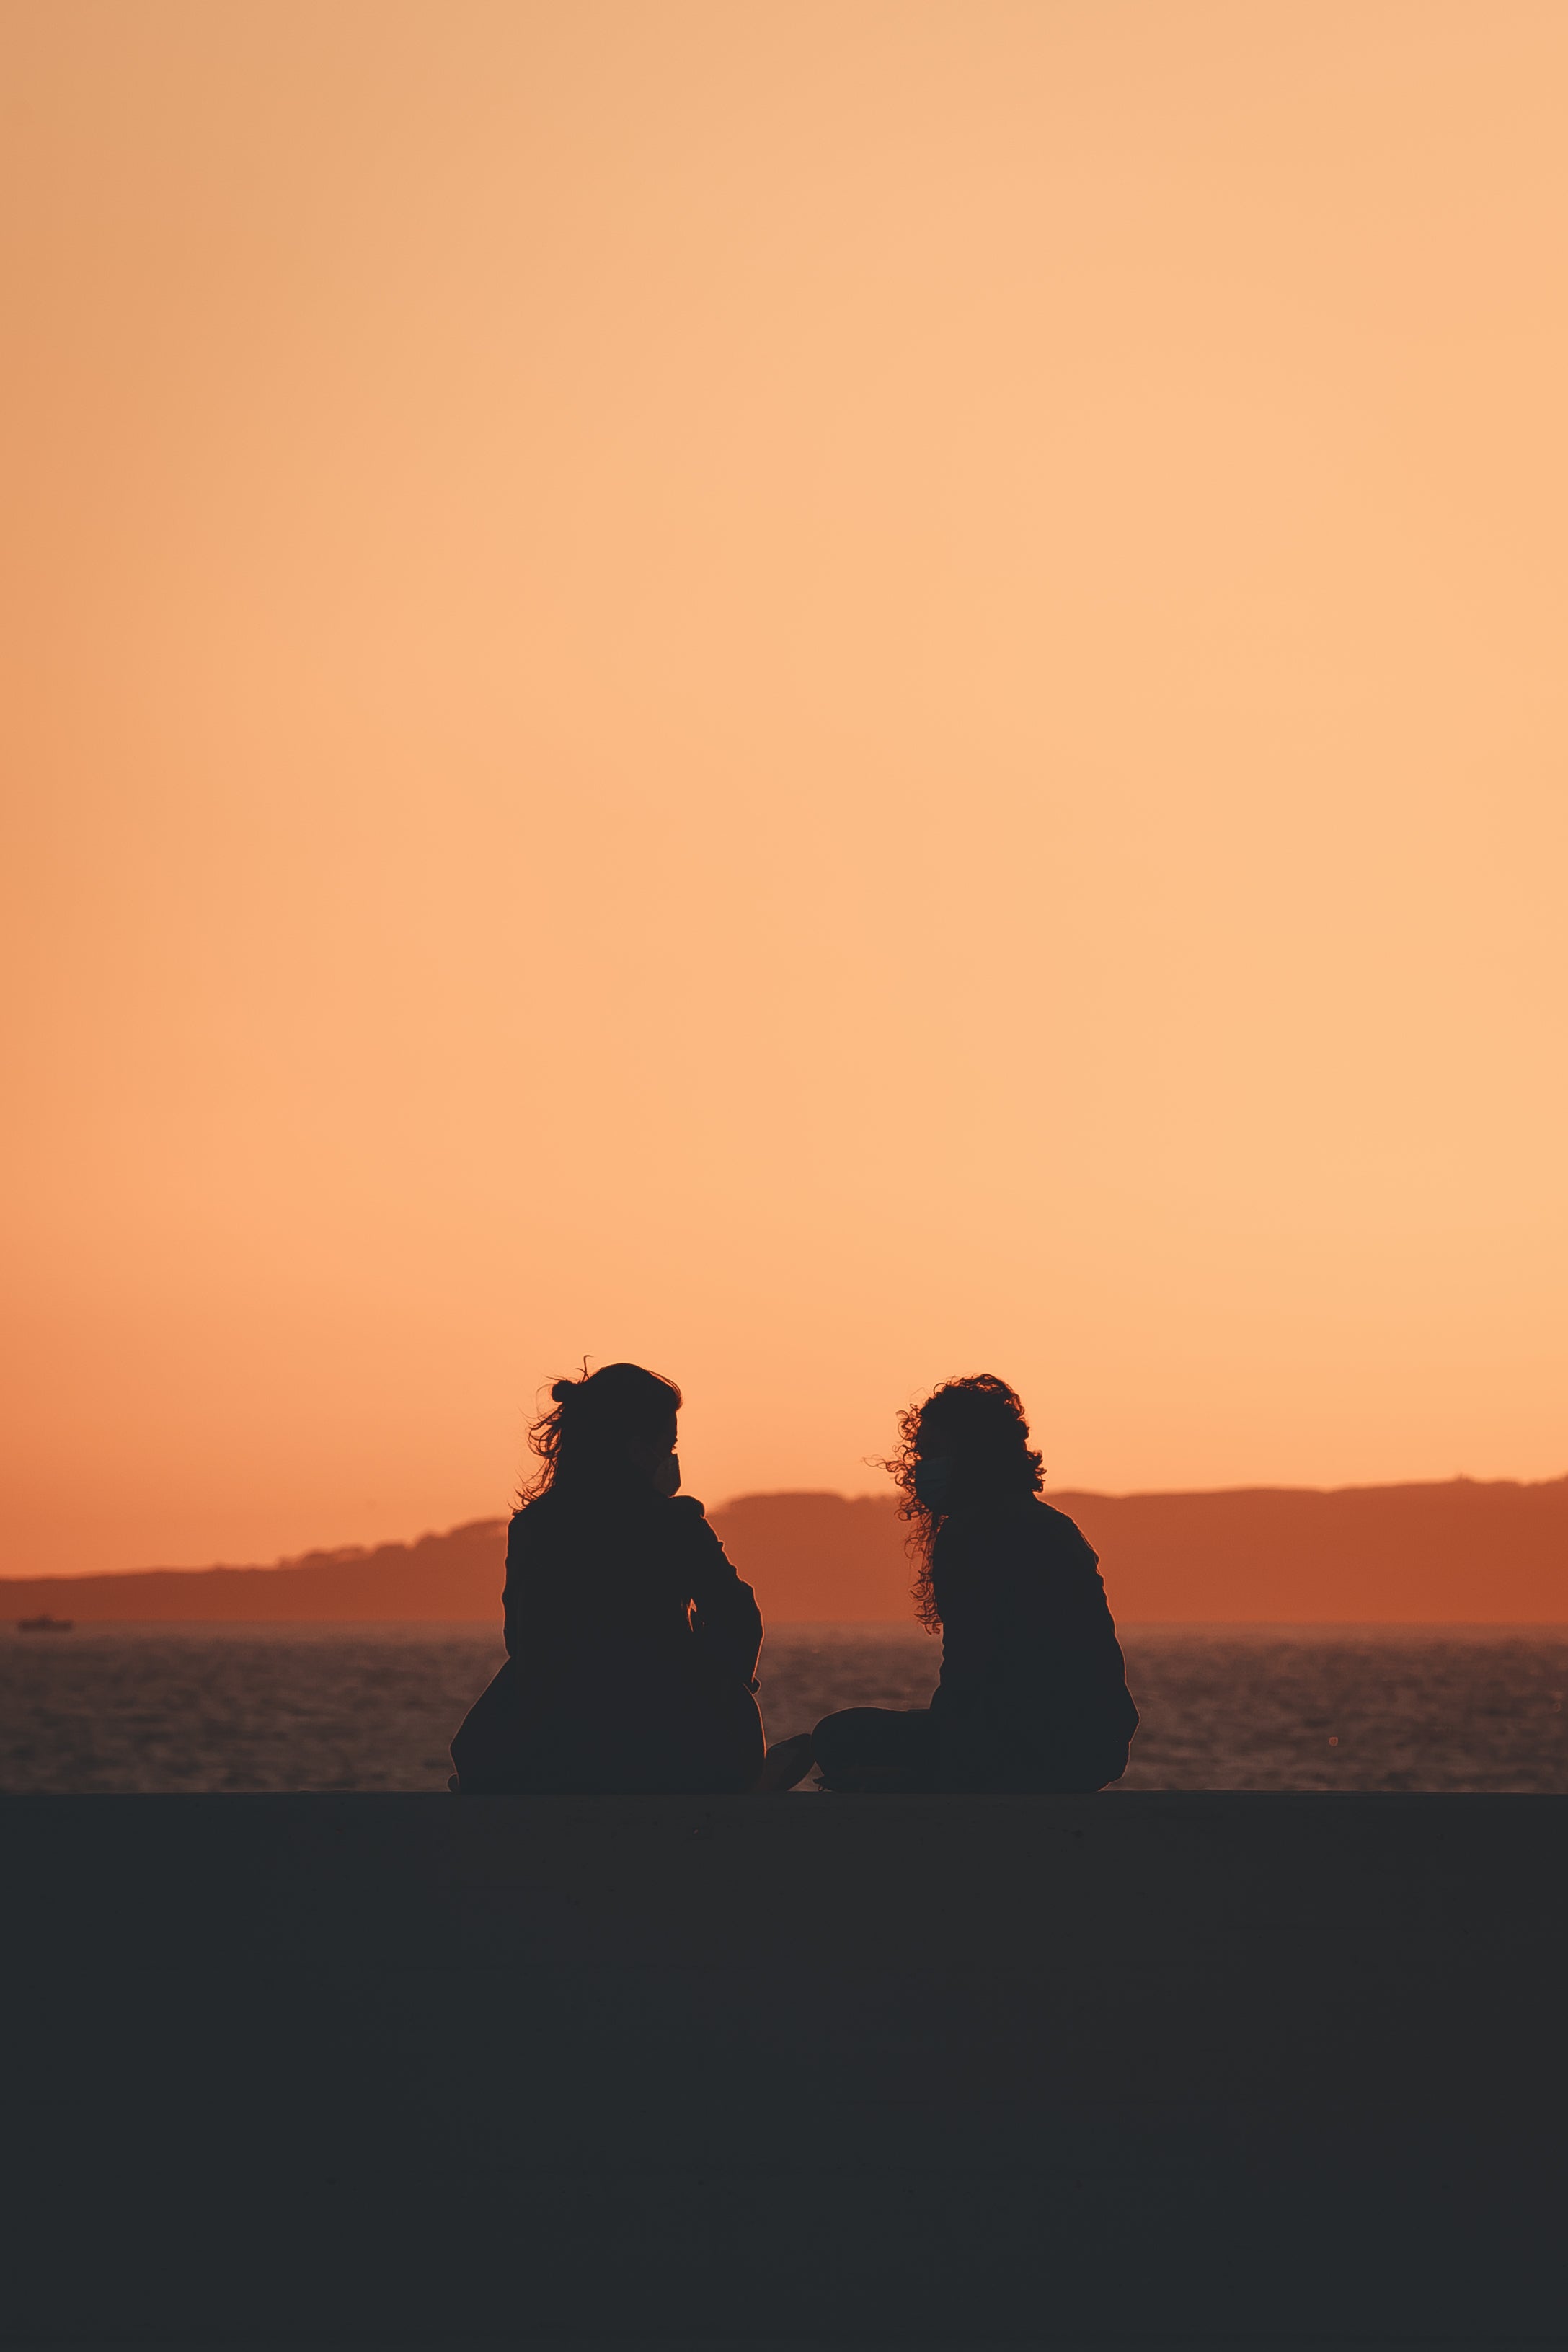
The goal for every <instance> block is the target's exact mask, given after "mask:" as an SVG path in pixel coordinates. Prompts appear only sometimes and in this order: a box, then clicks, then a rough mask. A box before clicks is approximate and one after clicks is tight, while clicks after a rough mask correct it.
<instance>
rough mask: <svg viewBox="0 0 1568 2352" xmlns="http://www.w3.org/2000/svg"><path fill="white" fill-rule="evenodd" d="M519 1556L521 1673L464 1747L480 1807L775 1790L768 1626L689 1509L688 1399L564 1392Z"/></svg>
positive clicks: (635, 1376) (541, 1433) (545, 1431)
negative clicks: (760, 1705) (514, 1797)
mask: <svg viewBox="0 0 1568 2352" xmlns="http://www.w3.org/2000/svg"><path fill="white" fill-rule="evenodd" d="M550 1396H551V1400H552V1403H553V1408H554V1409H553V1410H552V1411H551V1412H547V1413H545V1414H543V1415H542V1416H541V1417H540V1419H539V1420H538V1421H537V1422H536V1423H534V1426H533V1428H532V1430H531V1432H530V1433H529V1442H530V1444H532V1447H533V1450H534V1452H535V1453H536V1454H538V1457H539V1468H538V1472H537V1473H536V1474H535V1475H534V1477H533V1478H532V1479H531V1480H530V1481H529V1483H528V1486H526V1487H525V1489H524V1492H523V1496H522V1501H521V1507H520V1508H519V1509H518V1510H517V1514H516V1516H515V1517H514V1518H513V1520H512V1524H511V1528H510V1531H509V1533H508V1536H507V1582H506V1591H505V1595H504V1601H505V1608H506V1621H507V1663H506V1664H505V1665H504V1666H503V1667H502V1668H501V1670H500V1672H499V1674H498V1675H497V1676H496V1679H495V1681H494V1682H493V1683H491V1685H490V1686H489V1688H488V1689H487V1690H486V1691H485V1692H484V1693H483V1695H482V1696H481V1697H480V1698H479V1699H478V1700H477V1701H476V1704H475V1705H474V1706H473V1707H472V1708H471V1709H470V1710H469V1713H468V1715H467V1717H466V1718H465V1721H464V1723H463V1726H462V1727H461V1729H460V1730H459V1731H458V1733H457V1736H456V1738H455V1739H454V1740H453V1743H452V1760H453V1762H454V1763H455V1765H456V1767H457V1778H456V1780H455V1784H454V1785H455V1787H456V1788H457V1789H458V1790H460V1792H461V1793H462V1794H464V1795H465V1796H467V1795H501V1794H523V1793H528V1794H533V1795H545V1794H567V1793H574V1794H576V1793H582V1794H586V1793H600V1794H604V1795H620V1794H627V1793H633V1792H636V1791H644V1792H647V1793H651V1794H657V1795H666V1796H667V1795H674V1794H677V1793H679V1792H682V1791H685V1792H687V1793H691V1794H695V1795H703V1796H706V1795H717V1794H720V1793H722V1792H724V1791H726V1790H743V1789H751V1788H755V1787H756V1786H757V1785H758V1780H759V1776H760V1775H761V1772H762V1765H763V1742H762V1721H761V1717H759V1716H758V1711H757V1701H756V1699H755V1698H754V1697H753V1696H752V1693H753V1691H754V1690H755V1689H756V1687H757V1685H756V1683H755V1682H754V1680H753V1676H754V1675H755V1674H756V1671H757V1658H758V1651H759V1650H760V1648H761V1645H762V1619H761V1617H760V1616H759V1615H758V1608H757V1602H756V1601H755V1600H754V1599H753V1597H752V1591H751V1587H750V1585H749V1584H743V1583H742V1582H741V1580H740V1579H739V1578H738V1577H737V1574H736V1572H735V1570H734V1569H733V1568H732V1567H731V1565H730V1563H729V1560H728V1559H727V1557H726V1555H725V1549H724V1546H723V1545H722V1544H721V1543H720V1541H719V1539H718V1538H717V1537H716V1535H715V1533H714V1531H713V1529H712V1528H710V1527H709V1526H708V1524H707V1521H706V1519H705V1518H704V1517H703V1507H702V1505H701V1504H700V1503H699V1502H696V1501H695V1500H693V1499H692V1498H690V1497H688V1496H681V1495H680V1494H678V1492H677V1489H678V1488H679V1486H680V1483H681V1471H680V1464H679V1461H678V1460H677V1458H676V1454H675V1415H676V1413H677V1412H679V1410H680V1405H681V1392H680V1391H679V1389H678V1388H676V1386H675V1384H674V1381H666V1380H661V1379H660V1378H659V1376H658V1374H657V1373H655V1372H649V1371H644V1370H643V1367H642V1366H641V1365H640V1364H605V1365H603V1366H602V1367H601V1369H600V1370H598V1371H596V1372H591V1373H590V1372H586V1371H585V1372H584V1374H583V1376H582V1378H581V1379H580V1380H575V1381H572V1380H562V1381H557V1382H556V1384H555V1386H554V1388H553V1389H552V1390H551V1391H550Z"/></svg>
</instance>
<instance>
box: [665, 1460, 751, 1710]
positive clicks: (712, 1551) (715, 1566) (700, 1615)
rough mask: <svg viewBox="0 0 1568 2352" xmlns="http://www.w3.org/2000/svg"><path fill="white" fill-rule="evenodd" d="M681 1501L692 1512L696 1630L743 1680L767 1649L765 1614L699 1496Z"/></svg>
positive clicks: (691, 1568) (691, 1566)
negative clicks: (764, 1634)
mask: <svg viewBox="0 0 1568 2352" xmlns="http://www.w3.org/2000/svg"><path fill="white" fill-rule="evenodd" d="M681 1500H682V1505H683V1506H684V1507H685V1508H687V1509H688V1510H689V1511H690V1512H691V1514H692V1523H691V1533H690V1536H689V1538H688V1541H689V1543H690V1547H691V1549H690V1553H689V1568H688V1573H689V1577H690V1582H691V1595H692V1631H693V1632H694V1633H695V1634H697V1635H698V1637H699V1638H700V1640H701V1641H702V1642H703V1643H704V1646H705V1647H706V1649H707V1650H708V1651H709V1652H710V1654H712V1655H713V1656H715V1657H716V1658H718V1659H720V1660H721V1661H722V1663H723V1664H725V1665H726V1666H727V1667H729V1668H730V1669H731V1670H732V1671H733V1672H734V1673H735V1674H737V1675H739V1676H740V1679H741V1681H742V1682H744V1683H750V1682H751V1681H752V1679H753V1677H754V1676H755V1675H756V1673H757V1659H758V1652H759V1651H760V1650H761V1647H762V1612H761V1611H760V1610H759V1609H758V1606H757V1596H756V1594H755V1593H754V1592H753V1591H752V1590H751V1587H750V1585H749V1584H743V1583H742V1581H741V1580H740V1578H739V1577H738V1576H737V1574H736V1572H735V1568H734V1564H733V1562H732V1561H731V1559H730V1558H729V1555H728V1553H727V1551H726V1550H725V1548H724V1546H723V1544H721V1543H720V1541H719V1539H718V1538H717V1536H716V1535H715V1533H714V1531H713V1529H712V1528H710V1527H709V1525H708V1523H707V1521H706V1518H704V1517H703V1515H702V1508H703V1507H702V1505H701V1504H700V1503H699V1502H698V1501H697V1500H696V1498H695V1496H683V1497H682V1498H681Z"/></svg>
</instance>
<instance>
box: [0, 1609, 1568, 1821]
mask: <svg viewBox="0 0 1568 2352" xmlns="http://www.w3.org/2000/svg"><path fill="white" fill-rule="evenodd" d="M1122 1639H1124V1649H1126V1658H1128V1682H1131V1686H1133V1696H1135V1698H1138V1707H1140V1712H1143V1727H1140V1731H1138V1738H1135V1743H1133V1761H1131V1769H1128V1773H1126V1780H1122V1788H1128V1790H1138V1788H1356V1790H1380V1788H1383V1790H1531V1792H1568V1706H1565V1703H1568V1625H1544V1628H1528V1625H1523V1628H1521V1625H1504V1628H1483V1625H1481V1628H1477V1625H1394V1628H1377V1625H1344V1628H1333V1625H1255V1628H1246V1625H1131V1628H1124V1630H1122ZM498 1663H501V1644H498V1637H496V1633H494V1630H491V1628H486V1625H80V1628H78V1630H75V1633H14V1630H9V1628H5V1630H3V1633H0V1790H9V1792H24V1790H52V1792H73V1790H78V1792H94V1790H101V1792H113V1790H143V1792H160V1790H164V1792H167V1790H418V1788H430V1790H440V1788H444V1785H446V1773H449V1771H452V1759H449V1755H446V1743H449V1738H452V1734H454V1728H456V1724H458V1722H461V1717H463V1712H465V1710H468V1706H470V1703H473V1698H475V1696H477V1694H479V1691H482V1686H485V1684H486V1682H489V1677H491V1673H494V1670H496V1665H498ZM936 1665H938V1644H936V1642H931V1637H928V1634H924V1633H922V1628H919V1625H779V1628H773V1630H771V1633H768V1639H767V1646H764V1654H762V1691H759V1703H762V1710H764V1722H767V1728H768V1738H785V1736H788V1734H792V1731H804V1728H809V1727H811V1724H813V1722H816V1719H818V1717H821V1715H828V1712H830V1710H832V1707H849V1706H873V1707H912V1706H924V1700H926V1698H928V1696H931V1684H934V1679H936Z"/></svg>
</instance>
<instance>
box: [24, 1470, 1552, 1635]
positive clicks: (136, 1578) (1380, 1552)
mask: <svg viewBox="0 0 1568 2352" xmlns="http://www.w3.org/2000/svg"><path fill="white" fill-rule="evenodd" d="M1046 1499H1047V1501H1049V1502H1051V1503H1052V1504H1054V1506H1055V1507H1056V1508H1057V1509H1058V1510H1061V1511H1065V1512H1066V1513H1067V1514H1068V1516H1069V1517H1071V1518H1074V1519H1076V1520H1077V1522H1078V1524H1079V1526H1080V1527H1081V1528H1082V1530H1083V1532H1084V1534H1085V1535H1086V1536H1087V1537H1088V1538H1089V1541H1090V1542H1091V1543H1092V1545H1093V1546H1094V1549H1096V1551H1098V1552H1099V1554H1100V1557H1101V1564H1102V1568H1103V1573H1104V1577H1105V1583H1106V1589H1107V1591H1109V1593H1110V1597H1111V1605H1112V1607H1113V1610H1114V1612H1115V1613H1116V1615H1117V1617H1118V1618H1119V1619H1121V1620H1122V1621H1123V1622H1128V1623H1137V1622H1145V1623H1146V1622H1154V1621H1159V1620H1165V1621H1166V1622H1170V1621H1181V1620H1186V1621H1188V1622H1209V1623H1226V1622H1228V1623H1247V1622H1269V1621H1273V1622H1299V1623H1319V1624H1322V1623H1341V1624H1345V1623H1363V1624H1365V1623H1374V1624H1375V1623H1401V1622H1403V1623H1419V1622H1447V1623H1458V1624H1467V1623H1468V1624H1509V1623H1513V1624H1546V1623H1561V1622H1564V1621H1568V1477H1564V1478H1553V1479H1548V1480H1544V1481H1542V1482H1539V1483H1537V1484H1534V1485H1523V1484H1521V1483H1519V1482H1518V1481H1515V1480H1511V1479H1499V1480H1492V1481H1481V1480H1473V1479H1468V1478H1456V1479H1449V1480H1447V1481H1445V1482H1444V1483H1442V1484H1440V1485H1429V1486H1342V1487H1337V1488H1334V1489H1332V1490H1329V1491H1323V1490H1321V1489H1318V1488H1315V1487H1300V1486H1293V1487H1292V1486H1277V1487H1271V1486H1260V1487H1232V1488H1225V1489H1221V1490H1219V1491H1217V1492H1213V1493H1207V1494H1174V1495H1080V1494H1053V1493H1051V1492H1050V1491H1049V1490H1048V1491H1047V1496H1046ZM709 1517H710V1518H711V1520H712V1522H713V1525H714V1527H715V1528H716V1529H717V1531H718V1533H719V1534H720V1535H721V1536H722V1537H723V1538H724V1541H725V1543H726V1545H727V1547H728V1549H729V1553H730V1556H731V1558H732V1559H734V1561H735V1563H736V1565H737V1568H738V1569H739V1570H740V1572H741V1574H742V1575H743V1576H744V1577H746V1578H747V1580H748V1581H749V1582H750V1583H752V1584H754V1585H755V1586H756V1588H757V1595H758V1601H760V1603H761V1606H762V1612H763V1614H764V1616H765V1617H767V1618H770V1619H771V1620H773V1621H774V1622H790V1621H791V1620H793V1621H802V1620H804V1621H812V1620H815V1621H818V1622H821V1621H823V1620H828V1621H831V1620H835V1619H836V1620H839V1621H841V1622H856V1621H858V1622H866V1621H875V1620H879V1619H880V1620H884V1621H891V1620H894V1619H900V1618H907V1617H908V1615H909V1613H910V1601H909V1581H910V1565H909V1561H908V1559H907V1558H906V1557H905V1554H904V1526H903V1523H902V1522H901V1521H900V1520H899V1519H898V1517H896V1514H895V1511H894V1502H893V1498H892V1497H891V1496H888V1497H875V1496H861V1497H858V1498H856V1499H853V1500H852V1499H849V1498H847V1497H846V1496H842V1495H830V1494H805V1493H800V1494H779V1495H742V1496H738V1497H737V1499H736V1500H735V1501H733V1502H729V1503H726V1504H723V1505H722V1506H720V1507H718V1508H716V1509H715V1510H714V1511H712V1512H711V1513H710V1514H709ZM505 1539H506V1522H505V1521H504V1520H501V1519H476V1520H473V1521H471V1522H470V1523H469V1524H468V1525H467V1526H465V1527H460V1528H452V1529H450V1530H449V1532H448V1533H446V1534H444V1535H426V1536H421V1537H420V1538H419V1539H418V1540H417V1541H416V1542H414V1543H406V1544H380V1545H377V1546H376V1547H375V1548H374V1549H354V1548H350V1549H344V1550H340V1551H316V1552H307V1553H305V1554H304V1555H303V1556H302V1557H301V1558H299V1559H287V1560H280V1561H278V1562H277V1565H276V1566H275V1567H272V1568H204V1569H141V1570H133V1571H131V1573H129V1574H122V1575H110V1576H101V1575H98V1576H79V1577H77V1576H73V1577H6V1578H0V1622H5V1620H15V1619H17V1618H21V1617H28V1616H37V1615H38V1614H40V1613H42V1612H54V1613H56V1614H57V1615H69V1616H71V1617H72V1618H74V1619H76V1620H78V1621H97V1620H107V1619H119V1620H134V1621H157V1620H163V1621H168V1622H173V1621H185V1622H189V1621H192V1620H204V1621H208V1622H219V1621H228V1622H289V1621H293V1622H299V1621H306V1622H312V1621H313V1622H333V1621H337V1622H373V1621H377V1620H380V1621H392V1620H397V1621H402V1622H408V1621H411V1620H412V1621H417V1620H426V1621H430V1622H436V1621H447V1622H450V1621H453V1620H467V1621H470V1622H495V1623H498V1622H499V1618H500V1590H501V1574H502V1564H503V1554H504V1549H505Z"/></svg>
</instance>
